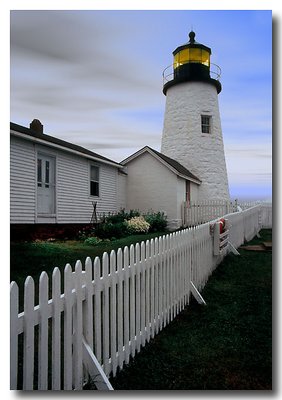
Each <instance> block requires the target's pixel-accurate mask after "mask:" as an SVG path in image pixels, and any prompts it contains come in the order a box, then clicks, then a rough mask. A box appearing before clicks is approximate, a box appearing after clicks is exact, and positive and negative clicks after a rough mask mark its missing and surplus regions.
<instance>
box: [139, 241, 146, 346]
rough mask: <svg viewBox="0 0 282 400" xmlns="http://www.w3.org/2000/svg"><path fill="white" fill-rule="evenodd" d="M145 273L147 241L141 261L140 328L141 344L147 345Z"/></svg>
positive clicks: (142, 243) (142, 247) (142, 245)
mask: <svg viewBox="0 0 282 400" xmlns="http://www.w3.org/2000/svg"><path fill="white" fill-rule="evenodd" d="M145 274H146V264H145V243H144V242H141V262H140V276H141V279H140V285H141V286H140V307H141V311H140V321H141V322H140V330H141V344H142V346H145V342H146V336H145V307H146V301H145Z"/></svg>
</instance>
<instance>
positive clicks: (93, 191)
mask: <svg viewBox="0 0 282 400" xmlns="http://www.w3.org/2000/svg"><path fill="white" fill-rule="evenodd" d="M90 195H91V196H99V183H98V182H93V181H91V182H90Z"/></svg>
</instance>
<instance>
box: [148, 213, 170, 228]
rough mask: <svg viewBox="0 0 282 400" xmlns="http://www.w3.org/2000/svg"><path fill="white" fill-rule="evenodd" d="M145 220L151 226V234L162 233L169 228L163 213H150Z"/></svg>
mask: <svg viewBox="0 0 282 400" xmlns="http://www.w3.org/2000/svg"><path fill="white" fill-rule="evenodd" d="M144 218H145V221H147V222H148V223H149V224H150V230H149V232H162V231H164V230H165V229H166V227H167V217H166V216H165V215H164V213H163V212H160V211H159V212H157V213H148V214H146V215H144Z"/></svg>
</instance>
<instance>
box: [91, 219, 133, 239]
mask: <svg viewBox="0 0 282 400" xmlns="http://www.w3.org/2000/svg"><path fill="white" fill-rule="evenodd" d="M95 234H96V236H98V237H99V238H101V239H111V238H113V237H114V238H117V239H119V238H122V237H124V236H127V235H128V230H127V224H126V223H125V222H118V223H115V224H113V223H112V222H103V223H101V224H99V225H97V227H96V230H95Z"/></svg>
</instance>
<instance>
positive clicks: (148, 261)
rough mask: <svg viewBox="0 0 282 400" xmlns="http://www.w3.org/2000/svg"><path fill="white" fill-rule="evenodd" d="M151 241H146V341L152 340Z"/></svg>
mask: <svg viewBox="0 0 282 400" xmlns="http://www.w3.org/2000/svg"><path fill="white" fill-rule="evenodd" d="M150 250H151V249H150V241H149V240H147V241H146V282H145V287H146V292H145V326H146V341H147V342H149V340H150V336H151V335H150V333H151V332H150V275H151V251H150Z"/></svg>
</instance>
